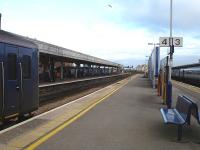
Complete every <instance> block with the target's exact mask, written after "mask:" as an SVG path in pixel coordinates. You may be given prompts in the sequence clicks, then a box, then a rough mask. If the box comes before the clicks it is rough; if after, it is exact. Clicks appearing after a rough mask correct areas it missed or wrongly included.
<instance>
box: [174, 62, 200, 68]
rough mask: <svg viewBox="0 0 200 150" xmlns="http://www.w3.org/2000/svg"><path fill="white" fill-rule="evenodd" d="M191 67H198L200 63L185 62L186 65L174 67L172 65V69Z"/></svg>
mask: <svg viewBox="0 0 200 150" xmlns="http://www.w3.org/2000/svg"><path fill="white" fill-rule="evenodd" d="M192 67H200V63H194V64H187V65H182V66H175V67H172V69H186V68H192Z"/></svg>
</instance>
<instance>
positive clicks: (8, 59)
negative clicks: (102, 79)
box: [0, 30, 120, 124]
mask: <svg viewBox="0 0 200 150" xmlns="http://www.w3.org/2000/svg"><path fill="white" fill-rule="evenodd" d="M74 53H75V52H74ZM83 55H84V54H83ZM87 57H90V56H89V55H88V56H87ZM91 58H93V59H95V58H94V57H92V56H91ZM107 62H108V61H107ZM118 73H120V70H119V68H117V67H116V66H115V65H114V66H112V65H109V63H108V65H107V64H106V63H103V64H102V63H101V62H99V63H98V62H97V63H96V62H95V61H92V62H90V61H84V60H77V59H73V58H67V57H61V56H56V55H53V54H47V53H43V52H40V48H39V46H38V44H37V43H35V42H34V39H32V40H30V39H29V38H26V37H23V36H20V35H16V34H13V33H10V32H7V31H3V30H0V124H2V123H3V122H4V121H5V120H9V119H11V118H16V117H18V118H20V117H23V116H24V115H26V114H31V113H32V112H33V111H35V110H37V109H38V107H39V94H38V93H39V84H41V83H42V84H44V83H45V84H49V85H50V86H51V84H50V83H48V82H56V81H58V84H59V82H64V81H66V80H68V79H71V80H74V79H75V78H84V77H94V76H104V75H105V76H106V75H114V74H118ZM56 83H57V82H56Z"/></svg>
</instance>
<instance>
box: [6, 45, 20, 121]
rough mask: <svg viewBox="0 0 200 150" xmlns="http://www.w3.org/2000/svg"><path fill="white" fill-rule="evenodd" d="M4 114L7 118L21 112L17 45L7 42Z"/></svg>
mask: <svg viewBox="0 0 200 150" xmlns="http://www.w3.org/2000/svg"><path fill="white" fill-rule="evenodd" d="M4 54H5V55H4V62H5V63H4V71H5V72H4V76H5V80H4V82H5V84H4V85H5V86H4V87H5V88H4V90H5V91H4V93H5V97H4V116H5V119H7V118H10V117H13V116H17V115H18V112H19V96H20V94H19V90H20V85H19V67H18V62H19V60H18V54H19V50H18V47H17V46H12V45H8V44H5V53H4Z"/></svg>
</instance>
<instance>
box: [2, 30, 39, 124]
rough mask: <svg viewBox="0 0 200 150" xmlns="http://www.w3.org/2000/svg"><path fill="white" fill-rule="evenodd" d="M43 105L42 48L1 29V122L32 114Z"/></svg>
mask: <svg viewBox="0 0 200 150" xmlns="http://www.w3.org/2000/svg"><path fill="white" fill-rule="evenodd" d="M38 106H39V97H38V48H37V46H36V45H35V44H34V43H32V42H30V41H29V40H26V39H24V38H23V37H20V36H17V35H15V34H12V33H9V32H6V31H3V30H0V123H1V124H2V123H3V122H4V120H6V119H9V118H12V117H20V116H23V115H24V114H28V113H31V112H32V111H34V110H36V109H37V108H38Z"/></svg>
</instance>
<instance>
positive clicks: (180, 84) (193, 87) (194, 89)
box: [172, 80, 200, 93]
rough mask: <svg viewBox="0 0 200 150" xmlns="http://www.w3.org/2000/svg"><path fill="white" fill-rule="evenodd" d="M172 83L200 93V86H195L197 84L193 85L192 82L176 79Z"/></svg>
mask: <svg viewBox="0 0 200 150" xmlns="http://www.w3.org/2000/svg"><path fill="white" fill-rule="evenodd" d="M172 83H174V84H176V85H178V86H181V87H183V88H185V89H187V90H190V91H192V92H196V93H200V88H199V87H195V86H192V85H190V84H186V83H182V82H178V81H175V80H173V81H172Z"/></svg>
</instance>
